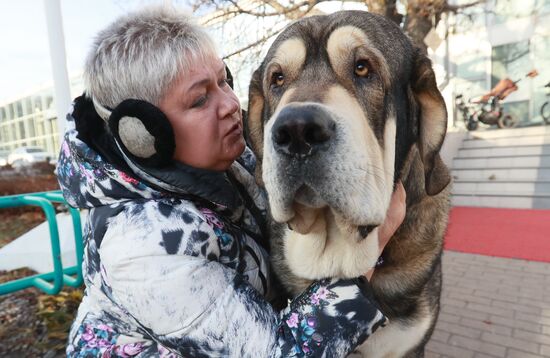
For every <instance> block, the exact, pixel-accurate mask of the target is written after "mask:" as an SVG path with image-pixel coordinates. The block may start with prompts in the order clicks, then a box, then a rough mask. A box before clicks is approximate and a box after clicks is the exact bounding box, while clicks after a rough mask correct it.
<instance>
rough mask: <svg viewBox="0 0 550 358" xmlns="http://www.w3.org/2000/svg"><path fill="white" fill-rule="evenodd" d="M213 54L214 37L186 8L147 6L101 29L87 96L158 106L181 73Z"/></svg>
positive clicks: (111, 103) (88, 68) (89, 62)
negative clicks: (137, 100)
mask: <svg viewBox="0 0 550 358" xmlns="http://www.w3.org/2000/svg"><path fill="white" fill-rule="evenodd" d="M213 56H218V55H217V51H216V47H215V45H214V42H213V40H212V39H211V38H210V36H209V35H208V34H207V33H206V31H205V30H204V29H203V28H201V27H199V26H198V25H196V24H195V23H194V22H193V20H192V19H191V18H190V17H189V16H188V15H186V14H185V13H184V12H182V11H181V10H178V9H176V8H175V7H172V6H166V5H163V6H152V7H145V8H143V9H141V10H138V11H135V12H132V13H129V14H127V15H124V16H121V17H120V18H118V19H117V20H115V21H114V22H113V23H112V24H111V25H109V26H108V27H107V28H105V29H104V30H102V31H100V32H99V33H98V35H97V36H96V39H95V41H94V44H93V46H92V49H91V51H90V53H89V54H88V57H87V59H86V64H85V68H84V85H85V88H86V95H87V96H88V97H90V98H92V99H94V100H95V101H97V102H99V103H100V104H102V105H104V106H107V107H111V108H114V107H116V106H117V105H118V104H119V103H120V102H122V101H123V100H125V99H130V98H133V99H141V100H145V101H148V102H150V103H152V104H154V105H158V104H159V101H160V100H161V99H162V97H163V96H164V95H165V92H166V91H167V90H168V88H169V87H170V85H171V84H172V82H173V81H174V80H175V79H176V78H177V77H178V75H180V74H182V73H185V72H187V71H189V69H190V67H191V66H192V65H193V64H194V63H196V62H197V61H204V60H206V59H209V58H212V57H213Z"/></svg>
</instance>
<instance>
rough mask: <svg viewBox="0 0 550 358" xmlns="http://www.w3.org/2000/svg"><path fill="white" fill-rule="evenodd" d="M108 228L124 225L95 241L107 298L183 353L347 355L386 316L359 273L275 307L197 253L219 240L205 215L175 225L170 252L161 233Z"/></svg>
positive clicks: (238, 277)
mask: <svg viewBox="0 0 550 358" xmlns="http://www.w3.org/2000/svg"><path fill="white" fill-rule="evenodd" d="M157 219H158V220H162V216H159V217H158V218H157ZM165 220H169V218H165ZM165 224H171V225H172V226H173V225H174V224H173V221H171V222H169V223H165ZM162 226H163V223H159V226H158V227H162ZM168 226H169V225H168ZM112 227H117V228H124V230H123V231H120V232H118V233H115V232H111V233H109V232H107V233H106V236H105V238H104V240H103V242H102V245H101V248H100V255H101V258H102V263H103V265H104V271H103V276H104V281H105V284H106V285H107V286H108V287H110V289H111V295H112V300H113V301H114V302H115V303H116V304H117V305H118V306H119V307H120V308H122V309H123V310H124V311H126V312H127V313H128V314H129V315H130V316H131V317H133V318H134V319H135V321H136V323H137V324H138V325H139V326H140V327H141V329H142V330H145V331H146V332H147V334H148V335H149V336H150V338H151V339H153V340H155V341H157V342H159V343H160V344H162V345H163V346H165V347H167V348H169V349H170V350H173V351H174V352H178V353H179V354H181V355H183V356H200V355H203V356H224V357H225V356H235V357H237V356H239V357H241V356H254V357H279V356H302V355H314V356H321V355H324V356H329V357H336V356H345V355H346V354H347V353H349V352H351V351H352V350H353V349H354V348H355V347H356V346H357V345H359V344H360V343H362V342H363V341H364V340H365V339H366V338H367V337H368V336H369V335H370V334H372V333H373V332H374V330H376V329H377V328H378V327H379V326H380V325H382V324H384V322H385V318H384V316H383V315H382V314H381V313H380V311H379V310H378V309H377V308H376V306H375V304H374V302H371V301H370V299H369V296H370V295H369V294H368V292H363V290H368V284H367V283H366V282H362V281H360V280H324V281H320V282H316V283H314V284H313V285H312V286H310V287H309V288H308V289H307V290H306V291H305V292H304V293H303V294H302V295H300V296H299V297H297V298H296V299H294V301H292V302H291V303H290V305H289V307H288V308H287V309H286V310H285V311H284V312H275V311H274V310H273V309H272V307H271V306H270V305H269V303H267V302H266V301H265V299H264V298H263V297H262V296H261V295H260V294H259V293H258V292H257V291H256V290H255V289H254V288H253V287H252V286H250V284H248V282H247V281H246V280H245V279H244V278H243V277H242V276H241V275H240V274H238V273H237V272H236V271H235V270H233V269H230V268H228V267H226V266H224V265H222V264H221V263H219V262H218V261H216V260H215V259H214V257H215V255H216V252H215V249H212V248H209V249H208V250H206V251H205V252H204V253H205V255H202V254H201V255H198V256H197V255H196V252H197V250H196V248H197V247H201V245H204V243H206V242H214V241H216V242H217V238H216V236H215V234H214V232H213V230H212V229H211V227H210V226H209V225H208V224H206V223H205V222H204V221H197V220H194V221H193V223H192V224H190V225H185V226H183V227H181V228H174V231H172V232H176V231H178V230H181V240H180V242H179V245H178V247H179V249H178V250H177V252H175V253H174V254H167V253H166V251H164V250H163V248H162V246H161V245H162V244H161V243H162V242H163V237H166V232H164V233H163V232H162V231H160V232H157V231H156V230H155V229H153V230H151V231H149V232H145V231H144V230H143V229H142V228H140V227H139V226H138V227H136V226H135V225H131V224H130V223H122V222H121V223H117V225H116V226H112ZM178 232H179V231H178ZM157 237H158V238H157ZM151 243H153V244H154V245H158V250H157V254H155V253H152V251H151V247H149V245H150V244H151ZM203 247H204V246H203ZM152 249H153V251H154V250H155V248H154V247H153V248H152ZM198 251H199V252H201V251H202V250H198ZM207 251H208V252H207ZM206 257H209V258H210V260H209V259H207V258H206Z"/></svg>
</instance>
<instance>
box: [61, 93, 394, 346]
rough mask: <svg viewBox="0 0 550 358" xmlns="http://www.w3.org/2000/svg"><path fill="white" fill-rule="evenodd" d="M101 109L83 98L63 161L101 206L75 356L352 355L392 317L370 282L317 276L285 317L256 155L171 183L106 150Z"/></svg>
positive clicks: (70, 191)
mask: <svg viewBox="0 0 550 358" xmlns="http://www.w3.org/2000/svg"><path fill="white" fill-rule="evenodd" d="M90 111H93V109H92V107H91V106H90V103H89V101H87V100H86V99H85V98H83V97H80V98H78V99H77V100H76V102H75V106H74V110H73V114H72V115H69V116H68V117H67V119H68V125H67V128H68V130H67V132H66V134H65V140H64V142H63V143H62V147H61V154H60V158H59V161H58V168H57V172H58V178H59V182H60V185H61V187H62V189H63V193H64V196H65V198H66V200H67V201H68V202H69V204H70V205H71V206H74V207H78V208H83V209H89V215H88V219H87V222H86V224H85V228H84V240H85V253H84V265H83V271H84V275H85V284H86V292H85V296H84V299H83V301H82V303H81V305H80V307H79V310H78V315H77V317H76V319H75V321H74V323H73V325H72V328H71V332H70V337H69V342H68V347H67V355H68V356H70V357H89V356H102V357H114V356H121V357H130V356H138V357H151V356H153V357H154V356H160V357H179V356H184V357H281V356H284V357H287V356H288V357H291V356H326V357H340V356H345V355H346V354H348V353H349V352H351V351H353V349H354V348H355V347H356V346H357V345H358V344H360V343H362V342H363V341H364V340H365V339H366V338H367V337H368V336H369V335H370V334H372V333H373V331H374V330H375V329H377V328H378V327H379V326H381V325H383V324H384V323H385V322H386V319H385V317H384V316H383V315H382V314H381V313H380V311H379V310H378V309H377V308H376V305H375V303H374V302H373V301H372V299H371V298H370V295H369V293H368V284H367V283H366V282H363V281H361V280H330V279H326V280H321V281H318V282H315V283H314V284H312V285H311V286H310V287H309V288H308V289H307V290H306V291H305V292H303V294H301V295H300V296H298V297H297V298H295V299H294V300H292V301H291V302H289V305H288V307H287V308H286V309H284V310H282V311H280V312H278V311H275V310H274V309H273V307H272V306H271V305H270V303H269V302H267V300H266V298H265V297H266V295H267V294H268V292H269V291H270V288H271V277H270V272H269V261H268V254H267V251H266V249H264V248H263V247H262V245H261V244H262V241H261V238H262V230H260V227H259V224H260V223H261V221H262V218H261V216H262V215H264V214H265V210H266V206H265V200H264V197H263V194H262V192H261V191H260V190H259V189H258V188H257V186H256V185H255V182H254V179H253V176H252V175H251V174H250V173H252V172H253V166H254V157H253V155H252V154H251V152H250V151H249V150H246V151H245V153H244V154H243V156H241V158H239V159H238V160H237V161H235V163H234V164H233V165H232V167H231V168H230V169H229V170H228V171H227V172H225V173H220V172H217V173H216V172H209V171H203V170H198V169H193V168H189V167H185V166H182V165H179V166H178V165H176V166H174V167H173V168H170V169H169V170H168V171H170V172H166V173H164V174H162V173H161V174H159V175H156V177H157V178H159V177H160V178H161V179H160V180H161V181H162V180H163V179H162V178H171V180H172V183H171V184H170V185H171V186H168V187H173V188H175V189H176V190H166V189H160V187H167V186H166V185H156V184H158V181H157V182H156V184H155V182H154V181H151V180H149V179H150V178H140V176H139V175H136V174H135V173H133V172H132V171H131V170H129V169H128V168H126V167H124V165H123V164H121V163H122V162H121V161H119V160H117V159H116V158H118V157H117V156H116V154H112V153H107V151H105V150H102V149H99V145H100V144H98V143H103V144H104V143H106V141H103V142H102V140H100V137H103V138H106V136H107V134H106V133H105V132H102V131H103V129H101V130H100V129H98V128H102V122H101V120H100V119H99V117H97V115H96V114H95V112H93V113H91V112H90ZM90 116H91V117H90ZM90 118H92V119H90ZM90 121H91V122H92V123H90ZM94 126H95V127H94ZM91 128H94V129H91ZM77 129H78V130H77ZM94 131H95V132H97V133H99V134H97V133H94ZM98 131H99V132H98ZM102 133H103V134H102ZM107 142H108V141H107ZM94 147H95V149H94ZM99 152H101V153H102V154H100V153H99ZM106 153H107V154H106ZM113 158H115V159H113ZM174 178H175V179H174ZM174 183H176V184H174Z"/></svg>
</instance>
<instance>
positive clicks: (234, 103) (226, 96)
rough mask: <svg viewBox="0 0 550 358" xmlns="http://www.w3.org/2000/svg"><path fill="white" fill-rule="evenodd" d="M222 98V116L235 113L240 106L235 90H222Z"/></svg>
mask: <svg viewBox="0 0 550 358" xmlns="http://www.w3.org/2000/svg"><path fill="white" fill-rule="evenodd" d="M222 93H223V94H222V100H221V104H220V118H222V119H223V118H226V117H227V116H230V115H233V114H234V113H235V112H237V111H238V110H239V108H240V105H239V100H238V98H237V96H236V95H235V93H234V92H233V90H231V89H228V90H227V91H222Z"/></svg>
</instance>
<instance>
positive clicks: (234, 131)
mask: <svg viewBox="0 0 550 358" xmlns="http://www.w3.org/2000/svg"><path fill="white" fill-rule="evenodd" d="M242 133H243V130H242V128H241V124H240V123H239V122H237V123H235V124H234V125H232V126H231V128H230V129H229V131H228V132H227V134H226V136H236V135H241V134H242Z"/></svg>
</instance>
